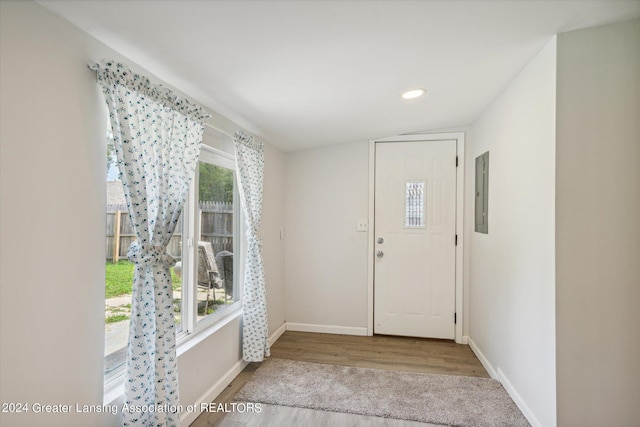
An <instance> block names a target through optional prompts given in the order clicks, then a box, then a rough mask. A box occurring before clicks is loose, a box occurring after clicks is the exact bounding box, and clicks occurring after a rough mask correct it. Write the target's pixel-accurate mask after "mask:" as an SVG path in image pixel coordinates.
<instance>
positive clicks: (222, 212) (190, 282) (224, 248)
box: [104, 126, 240, 383]
mask: <svg viewBox="0 0 640 427" xmlns="http://www.w3.org/2000/svg"><path fill="white" fill-rule="evenodd" d="M108 129H109V131H108V132H107V153H106V160H107V177H106V185H107V206H106V218H107V221H106V269H105V270H106V273H105V368H104V374H105V380H106V382H108V383H109V382H111V381H112V380H114V379H115V378H116V377H118V376H119V375H120V374H122V372H123V369H122V368H123V366H124V363H125V357H126V351H127V341H128V335H129V318H130V315H131V294H132V283H133V273H134V268H135V265H134V264H133V263H132V262H130V261H129V260H128V259H127V250H128V248H129V245H130V244H131V243H132V242H133V241H134V240H135V239H136V237H135V233H134V230H133V228H132V226H131V222H130V219H129V214H128V209H127V205H126V201H125V198H124V190H123V187H122V182H121V181H120V180H119V179H118V168H117V160H116V157H115V149H114V146H113V136H112V135H111V132H110V126H108ZM234 169H235V162H234V160H233V157H232V156H230V155H227V154H226V153H223V152H218V151H217V150H213V149H209V148H207V147H203V149H202V152H201V155H200V161H199V164H198V167H197V169H196V176H195V179H194V180H193V182H192V185H191V188H190V190H189V196H188V199H187V201H186V202H185V206H184V210H183V212H182V215H181V216H180V219H179V220H178V224H177V226H176V229H175V231H174V234H173V236H172V238H171V241H170V243H169V245H168V247H167V252H168V253H169V254H170V255H171V256H172V257H174V258H175V259H176V261H177V263H176V265H175V266H174V267H172V268H171V278H172V282H173V299H174V313H175V316H176V317H175V321H176V334H177V336H178V337H181V338H182V337H186V336H188V335H189V334H191V333H193V332H197V331H198V330H202V329H205V328H206V327H208V326H210V325H211V324H213V323H215V322H216V319H219V318H220V317H221V316H222V315H223V314H224V313H225V312H229V311H231V310H233V309H234V308H239V307H240V302H239V301H240V293H239V288H238V286H237V285H236V283H237V282H238V280H237V277H238V274H237V272H238V262H237V256H236V255H237V254H238V253H239V241H238V239H237V236H238V235H239V225H240V221H239V218H240V211H239V208H238V206H237V204H238V203H237V200H238V197H237V189H236V183H235V175H234ZM192 236H198V238H197V239H193V238H192Z"/></svg>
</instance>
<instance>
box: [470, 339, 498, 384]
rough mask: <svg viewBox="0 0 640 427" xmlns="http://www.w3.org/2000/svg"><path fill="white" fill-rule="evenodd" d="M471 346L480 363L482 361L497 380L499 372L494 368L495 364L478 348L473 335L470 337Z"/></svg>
mask: <svg viewBox="0 0 640 427" xmlns="http://www.w3.org/2000/svg"><path fill="white" fill-rule="evenodd" d="M469 347H470V348H471V351H473V354H475V355H476V357H477V358H478V360H479V361H480V363H482V366H484V369H486V370H487V372H488V373H489V375H491V378H493V379H494V380H497V379H498V374H497V373H496V370H495V369H493V366H491V363H489V359H487V357H486V356H485V355H484V353H482V351H480V349H479V348H478V346H477V345H476V343H475V342H474V341H473V339H472V338H471V337H469Z"/></svg>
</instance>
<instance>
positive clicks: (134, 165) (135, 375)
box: [90, 61, 208, 426]
mask: <svg viewBox="0 0 640 427" xmlns="http://www.w3.org/2000/svg"><path fill="white" fill-rule="evenodd" d="M90 67H91V68H92V69H93V70H96V72H97V76H98V83H99V84H100V86H101V87H102V89H103V92H104V96H105V98H106V101H107V105H108V107H109V116H110V118H111V127H112V130H113V138H114V143H115V149H116V155H117V160H118V168H119V172H120V179H121V180H122V184H123V187H124V193H125V198H126V201H127V205H128V207H129V216H130V218H131V223H132V224H133V228H134V230H135V233H136V236H137V238H138V239H137V241H136V242H134V243H133V244H132V245H131V246H130V248H129V252H128V256H129V259H130V260H131V261H133V262H134V263H135V264H136V266H135V275H134V279H133V299H132V304H131V323H130V327H129V343H128V347H127V369H126V379H125V403H126V408H127V409H128V410H124V411H123V418H124V425H125V426H131V425H141V426H177V425H179V424H180V414H179V412H178V411H177V408H178V405H179V398H178V366H177V359H176V339H175V321H174V313H173V289H172V286H171V274H170V272H169V268H170V267H171V266H172V265H173V264H175V260H174V259H173V258H172V257H171V256H170V255H169V254H168V253H167V245H168V244H169V240H170V239H171V235H172V234H173V231H174V229H175V227H176V223H177V221H178V218H179V217H180V213H181V212H182V207H183V205H184V200H185V197H186V194H187V190H188V188H189V183H190V181H191V180H192V178H193V176H194V173H195V168H196V164H197V161H198V156H199V155H200V145H201V143H202V134H203V132H204V119H205V118H206V117H207V116H208V115H207V114H206V113H204V112H203V110H202V109H201V108H200V107H199V106H196V105H194V104H192V103H190V102H189V101H188V100H185V99H181V98H179V97H178V96H176V95H174V94H173V93H172V92H171V91H169V90H168V89H166V88H163V87H162V86H158V85H152V84H151V83H150V81H149V79H147V78H146V77H143V76H140V75H138V74H134V73H132V72H131V71H130V70H129V69H127V68H126V67H125V66H124V65H123V64H118V63H115V62H113V61H110V62H108V61H105V62H102V63H99V64H90Z"/></svg>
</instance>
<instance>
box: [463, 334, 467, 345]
mask: <svg viewBox="0 0 640 427" xmlns="http://www.w3.org/2000/svg"><path fill="white" fill-rule="evenodd" d="M462 344H464V345H469V335H463V336H462Z"/></svg>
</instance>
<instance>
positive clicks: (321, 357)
mask: <svg viewBox="0 0 640 427" xmlns="http://www.w3.org/2000/svg"><path fill="white" fill-rule="evenodd" d="M271 357H275V358H280V359H290V360H299V361H303V362H315V363H326V364H332V365H342V366H355V367H361V368H375V369H385V370H395V371H407V372H423V373H428V374H445V375H465V376H475V377H486V378H488V377H489V374H488V373H487V371H485V369H484V368H483V367H482V365H481V364H480V361H478V359H477V358H476V356H475V355H474V354H473V352H472V351H471V349H470V348H469V346H467V345H460V344H455V343H454V342H452V341H444V340H431V339H422V338H406V337H392V336H384V335H376V336H373V337H359V336H353V335H333V334H316V333H308V332H292V331H287V332H285V333H284V334H283V335H282V336H281V337H280V338H279V339H278V341H277V342H276V343H275V344H274V345H273V347H271ZM259 366H260V364H259V363H250V364H249V365H248V366H247V367H246V368H245V369H244V370H243V371H242V372H241V373H240V374H239V375H238V376H237V377H236V378H235V379H234V380H233V382H232V383H231V384H230V385H229V386H228V387H227V388H226V389H225V390H224V391H223V392H222V393H220V395H219V396H218V397H216V399H214V402H215V403H231V402H234V396H235V394H236V393H237V392H238V391H239V390H240V389H241V388H242V387H243V386H244V384H246V382H247V381H249V379H250V378H251V376H252V375H253V373H254V372H255V370H256V369H257V368H258V367H259ZM298 425H299V426H310V427H312V426H325V425H326V426H343V425H344V426H389V427H410V426H411V427H413V426H422V427H425V426H430V425H431V424H422V423H415V422H409V421H401V420H392V419H387V418H377V417H366V416H360V415H351V414H339V413H333V412H325V411H314V410H311V409H302V408H287V407H281V406H273V405H262V411H261V412H260V413H238V412H236V413H229V414H227V415H225V414H224V413H221V412H204V413H202V414H201V415H200V416H199V417H198V418H197V419H196V420H195V421H194V422H193V423H192V424H191V427H205V426H218V427H240V426H298Z"/></svg>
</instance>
